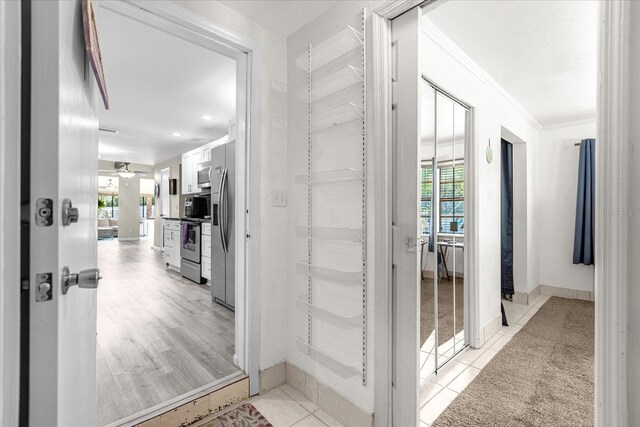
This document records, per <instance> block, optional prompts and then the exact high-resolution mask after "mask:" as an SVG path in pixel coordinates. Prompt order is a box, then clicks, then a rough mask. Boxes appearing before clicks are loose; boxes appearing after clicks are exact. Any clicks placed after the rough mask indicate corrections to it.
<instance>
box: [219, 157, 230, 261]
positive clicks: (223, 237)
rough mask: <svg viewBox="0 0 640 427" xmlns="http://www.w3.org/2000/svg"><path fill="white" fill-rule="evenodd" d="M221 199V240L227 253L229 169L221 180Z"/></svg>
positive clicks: (225, 170) (224, 172)
mask: <svg viewBox="0 0 640 427" xmlns="http://www.w3.org/2000/svg"><path fill="white" fill-rule="evenodd" d="M218 194H219V197H220V202H219V204H218V206H219V209H220V239H221V240H222V250H223V251H224V252H225V253H227V252H228V248H227V238H226V234H227V230H226V229H225V227H226V225H225V223H226V222H227V214H228V212H227V201H226V200H225V199H226V196H227V169H226V168H225V169H224V170H223V171H222V177H221V178H220V189H219V192H218Z"/></svg>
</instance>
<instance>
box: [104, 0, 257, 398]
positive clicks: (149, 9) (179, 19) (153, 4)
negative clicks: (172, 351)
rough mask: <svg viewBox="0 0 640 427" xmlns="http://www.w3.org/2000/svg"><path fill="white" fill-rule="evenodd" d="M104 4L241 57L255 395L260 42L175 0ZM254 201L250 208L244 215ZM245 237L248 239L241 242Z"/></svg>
mask: <svg viewBox="0 0 640 427" xmlns="http://www.w3.org/2000/svg"><path fill="white" fill-rule="evenodd" d="M101 5H102V7H105V8H107V9H110V10H112V11H115V12H117V13H123V14H126V15H127V16H129V17H131V18H134V19H138V20H140V21H141V22H144V23H145V24H148V25H152V26H155V27H157V28H160V29H161V30H162V31H166V32H169V33H171V34H174V35H176V36H178V37H181V38H183V39H186V40H188V41H190V42H192V43H196V44H199V45H201V46H203V47H205V48H207V49H210V50H213V51H215V52H218V53H220V54H222V55H225V56H228V57H231V58H234V59H235V60H236V61H237V64H238V66H237V70H238V73H237V87H238V90H237V94H238V95H237V96H238V99H237V103H236V105H237V106H238V107H237V108H238V111H237V113H236V115H237V117H238V139H237V144H236V150H237V151H236V161H237V163H236V166H238V169H237V171H238V173H237V186H238V188H243V187H244V188H245V198H241V197H237V198H236V224H238V226H239V227H238V229H237V236H248V235H251V238H246V239H243V238H238V240H237V244H236V284H238V283H245V284H247V286H246V290H245V288H244V287H242V286H236V312H235V313H236V314H235V319H236V339H235V351H236V355H235V356H234V361H236V362H237V364H238V366H239V368H240V369H242V370H243V371H244V372H245V373H246V374H247V375H248V376H249V387H250V391H249V393H250V395H254V394H257V393H258V391H259V375H258V370H259V363H260V324H259V319H260V317H259V316H260V227H259V218H260V215H259V212H260V166H259V165H260V145H261V144H260V138H261V130H260V125H261V122H260V114H259V113H260V48H259V47H258V45H257V44H256V43H255V42H254V41H252V40H249V39H247V38H245V37H243V36H241V35H239V34H236V33H234V32H232V31H228V30H226V29H225V28H223V27H220V26H219V25H217V24H216V23H213V22H211V21H209V20H207V19H205V18H203V17H202V16H201V15H198V14H196V13H193V12H191V11H189V10H187V9H185V8H184V7H181V6H179V5H177V4H174V3H171V2H166V1H156V0H153V1H151V0H144V1H142V0H126V2H125V3H122V2H117V3H116V2H103V3H101ZM127 6H134V7H133V8H132V7H127ZM132 11H133V12H134V13H135V16H132ZM167 23H171V24H170V25H167ZM247 186H248V191H247V189H246V187H247ZM250 207H251V209H250V213H248V214H246V215H244V213H245V212H248V211H249V208H250ZM253 213H255V214H253ZM240 225H242V226H240ZM243 240H244V241H245V244H242V243H241V242H242V241H243ZM241 302H242V303H241Z"/></svg>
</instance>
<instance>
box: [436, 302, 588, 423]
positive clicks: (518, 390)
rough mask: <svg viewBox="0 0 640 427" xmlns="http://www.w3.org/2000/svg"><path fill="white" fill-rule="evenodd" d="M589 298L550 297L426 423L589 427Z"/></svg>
mask: <svg viewBox="0 0 640 427" xmlns="http://www.w3.org/2000/svg"><path fill="white" fill-rule="evenodd" d="M593 357H594V303H593V302H589V301H580V300H573V299H564V298H557V297H552V298H550V299H549V300H548V301H547V302H546V303H545V304H544V305H543V306H542V307H541V308H540V310H538V312H537V313H536V314H535V315H534V316H533V317H532V318H531V319H530V320H529V321H528V322H527V323H526V325H525V326H524V327H523V328H522V329H521V330H520V331H519V332H518V333H517V334H516V335H515V336H514V337H513V338H512V339H511V341H509V343H507V345H506V346H505V347H504V348H503V349H502V350H501V351H500V352H498V354H496V355H495V356H494V358H493V359H492V360H491V361H490V362H489V363H488V364H487V366H485V367H484V369H482V371H481V372H480V374H479V375H478V376H477V377H476V378H475V379H474V380H473V381H472V382H471V384H469V385H468V386H467V388H466V389H465V390H464V391H463V392H462V393H461V394H460V395H459V396H458V397H457V398H456V399H455V400H454V401H453V402H452V403H451V405H449V407H448V408H447V409H446V410H445V411H444V412H443V413H442V414H441V415H440V417H439V418H438V419H437V420H436V421H435V422H434V423H433V424H432V426H437V427H441V426H492V427H493V426H505V427H506V426H509V427H513V426H593V424H594V418H593V383H594V379H593V375H594V371H593V369H594V365H593Z"/></svg>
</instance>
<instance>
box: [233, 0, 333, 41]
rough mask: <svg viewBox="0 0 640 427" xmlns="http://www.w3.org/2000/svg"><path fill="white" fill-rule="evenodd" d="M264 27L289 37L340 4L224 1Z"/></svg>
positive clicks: (286, 0)
mask: <svg viewBox="0 0 640 427" xmlns="http://www.w3.org/2000/svg"><path fill="white" fill-rule="evenodd" d="M221 3H223V4H225V5H226V6H229V7H230V8H232V9H234V10H235V11H237V12H239V13H241V14H242V15H244V16H246V17H247V18H249V19H251V20H252V21H253V22H256V23H258V24H260V25H262V26H263V27H265V28H267V29H269V30H271V31H273V32H274V33H276V34H279V35H281V36H282V37H288V36H289V35H291V34H293V33H295V32H296V31H298V30H299V29H300V28H302V27H304V26H305V25H307V24H308V23H309V22H311V21H313V20H314V19H316V18H317V17H318V16H320V15H322V14H323V13H325V12H326V11H328V10H329V9H331V8H332V7H333V6H335V5H336V4H338V3H339V1H338V0H304V1H300V0H298V1H293V0H266V1H265V0H262V1H257V0H222V1H221Z"/></svg>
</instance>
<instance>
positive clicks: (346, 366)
mask: <svg viewBox="0 0 640 427" xmlns="http://www.w3.org/2000/svg"><path fill="white" fill-rule="evenodd" d="M296 342H297V345H298V350H300V351H303V352H305V353H309V355H310V356H311V357H312V358H314V359H315V360H317V361H318V362H320V363H322V364H323V365H324V366H326V367H327V368H329V369H331V370H332V371H333V372H335V373H336V374H338V375H340V376H341V377H342V378H351V377H355V376H356V375H362V372H361V371H360V369H358V367H359V366H361V365H362V361H357V362H354V363H345V362H342V361H340V360H338V359H336V358H335V357H333V356H330V355H328V354H327V353H325V352H323V351H321V350H319V349H317V348H316V347H314V346H312V345H309V344H307V343H306V342H305V341H304V340H303V339H302V338H300V337H296Z"/></svg>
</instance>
